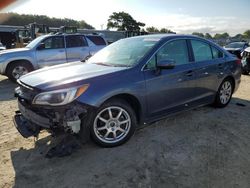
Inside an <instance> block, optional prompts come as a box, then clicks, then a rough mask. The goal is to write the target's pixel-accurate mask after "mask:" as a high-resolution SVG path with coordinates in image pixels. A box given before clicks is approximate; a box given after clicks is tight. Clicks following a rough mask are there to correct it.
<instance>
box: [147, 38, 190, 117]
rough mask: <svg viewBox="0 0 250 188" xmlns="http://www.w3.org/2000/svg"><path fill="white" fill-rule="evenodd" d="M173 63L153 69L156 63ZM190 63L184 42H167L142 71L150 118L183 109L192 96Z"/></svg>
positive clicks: (179, 40)
mask: <svg viewBox="0 0 250 188" xmlns="http://www.w3.org/2000/svg"><path fill="white" fill-rule="evenodd" d="M162 60H163V61H164V60H174V61H175V62H176V66H175V67H174V68H173V69H162V70H159V69H158V70H157V68H156V64H157V62H159V61H162ZM193 69H194V66H193V63H190V57H189V50H188V46H187V42H186V40H185V39H178V40H174V41H171V42H167V43H166V44H165V45H164V46H162V47H161V48H160V50H159V51H158V52H157V53H156V54H155V55H154V56H153V57H152V58H151V59H150V61H149V62H148V64H147V66H146V67H145V69H144V76H145V83H146V90H147V106H148V115H149V116H151V117H156V116H161V115H163V114H167V113H171V112H175V111H179V110H182V109H184V108H187V107H188V105H189V103H190V102H192V100H193V96H194V93H195V76H194V72H193Z"/></svg>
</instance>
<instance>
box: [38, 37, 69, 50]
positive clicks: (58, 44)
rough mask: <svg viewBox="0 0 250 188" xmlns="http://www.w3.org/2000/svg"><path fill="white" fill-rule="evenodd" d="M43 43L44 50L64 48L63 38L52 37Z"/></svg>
mask: <svg viewBox="0 0 250 188" xmlns="http://www.w3.org/2000/svg"><path fill="white" fill-rule="evenodd" d="M42 43H44V49H58V48H64V40H63V37H50V38H47V39H45V40H44V41H43V42H42Z"/></svg>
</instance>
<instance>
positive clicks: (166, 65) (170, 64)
mask: <svg viewBox="0 0 250 188" xmlns="http://www.w3.org/2000/svg"><path fill="white" fill-rule="evenodd" d="M156 66H157V68H159V69H173V68H174V67H175V61H174V60H163V61H159V62H157V65H156Z"/></svg>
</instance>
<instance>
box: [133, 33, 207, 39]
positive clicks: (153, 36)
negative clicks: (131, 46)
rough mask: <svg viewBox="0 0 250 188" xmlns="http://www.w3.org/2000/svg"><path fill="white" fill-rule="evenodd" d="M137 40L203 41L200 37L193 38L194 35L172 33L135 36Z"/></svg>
mask: <svg viewBox="0 0 250 188" xmlns="http://www.w3.org/2000/svg"><path fill="white" fill-rule="evenodd" d="M136 37H138V38H140V37H142V38H145V39H147V38H154V39H159V40H161V39H167V38H198V39H203V40H205V39H204V38H201V37H198V36H195V35H187V34H173V33H168V34H149V35H141V36H136Z"/></svg>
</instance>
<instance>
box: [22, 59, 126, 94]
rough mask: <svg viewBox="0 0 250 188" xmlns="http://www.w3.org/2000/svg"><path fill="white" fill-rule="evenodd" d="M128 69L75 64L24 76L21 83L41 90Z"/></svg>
mask: <svg viewBox="0 0 250 188" xmlns="http://www.w3.org/2000/svg"><path fill="white" fill-rule="evenodd" d="M123 69H127V68H126V67H112V66H104V65H98V64H93V63H91V64H90V63H83V62H73V63H66V64H63V65H57V66H52V67H46V68H43V69H39V70H37V71H33V72H31V73H29V74H26V75H24V76H22V77H21V78H20V79H19V81H20V82H21V83H24V84H25V85H27V86H30V87H34V88H38V89H41V90H49V89H50V88H54V87H60V86H62V85H66V84H70V83H74V82H78V81H82V80H85V79H89V78H93V77H97V76H101V75H105V74H109V73H113V72H117V71H120V70H123Z"/></svg>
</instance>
